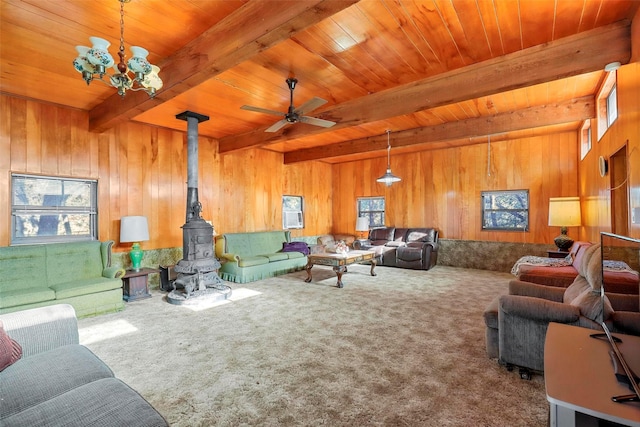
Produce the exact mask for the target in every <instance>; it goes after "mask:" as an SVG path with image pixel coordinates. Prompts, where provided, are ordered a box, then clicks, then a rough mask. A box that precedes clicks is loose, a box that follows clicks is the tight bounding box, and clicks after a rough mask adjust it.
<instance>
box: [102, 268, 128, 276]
mask: <svg viewBox="0 0 640 427" xmlns="http://www.w3.org/2000/svg"><path fill="white" fill-rule="evenodd" d="M126 273H127V271H126V270H125V269H124V268H121V267H107V268H105V269H104V270H102V277H106V278H108V279H121V278H122V277H123V276H124V275H125V274H126Z"/></svg>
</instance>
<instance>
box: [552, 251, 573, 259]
mask: <svg viewBox="0 0 640 427" xmlns="http://www.w3.org/2000/svg"><path fill="white" fill-rule="evenodd" d="M567 255H569V252H565V251H558V250H556V251H547V258H565V257H566V256H567Z"/></svg>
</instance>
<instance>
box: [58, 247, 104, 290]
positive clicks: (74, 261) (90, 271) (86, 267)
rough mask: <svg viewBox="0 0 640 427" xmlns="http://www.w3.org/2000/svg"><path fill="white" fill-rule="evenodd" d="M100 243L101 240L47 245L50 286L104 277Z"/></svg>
mask: <svg viewBox="0 0 640 427" xmlns="http://www.w3.org/2000/svg"><path fill="white" fill-rule="evenodd" d="M100 245H101V243H100V242H99V241H91V242H74V243H73V244H69V243H53V244H48V245H46V247H47V260H46V263H47V280H48V283H49V286H51V285H55V284H58V283H67V282H74V281H76V280H82V279H90V278H94V277H102V270H103V268H104V267H103V265H102V253H101V251H100Z"/></svg>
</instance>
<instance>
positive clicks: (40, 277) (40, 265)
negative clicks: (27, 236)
mask: <svg viewBox="0 0 640 427" xmlns="http://www.w3.org/2000/svg"><path fill="white" fill-rule="evenodd" d="M45 258H46V252H45V248H44V245H25V246H4V247H0V271H1V272H2V274H0V292H3V291H12V290H14V289H15V288H16V283H28V284H30V285H29V286H30V287H41V288H44V289H46V288H47V286H48V284H47V279H46V278H47V274H46V269H45ZM12 305H13V304H11V306H12ZM0 306H7V307H10V306H9V305H3V304H2V301H0Z"/></svg>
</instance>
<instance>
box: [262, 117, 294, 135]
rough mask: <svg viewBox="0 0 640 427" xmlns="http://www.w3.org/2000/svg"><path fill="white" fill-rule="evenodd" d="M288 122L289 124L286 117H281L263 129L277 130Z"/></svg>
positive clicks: (268, 130) (267, 130)
mask: <svg viewBox="0 0 640 427" xmlns="http://www.w3.org/2000/svg"><path fill="white" fill-rule="evenodd" d="M288 124H289V122H288V121H287V120H286V119H282V120H280V121H277V122H275V123H274V124H272V125H271V126H269V127H268V128H267V129H265V130H264V131H265V132H278V131H279V130H280V129H282V128H283V127H285V126H286V125H288Z"/></svg>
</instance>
